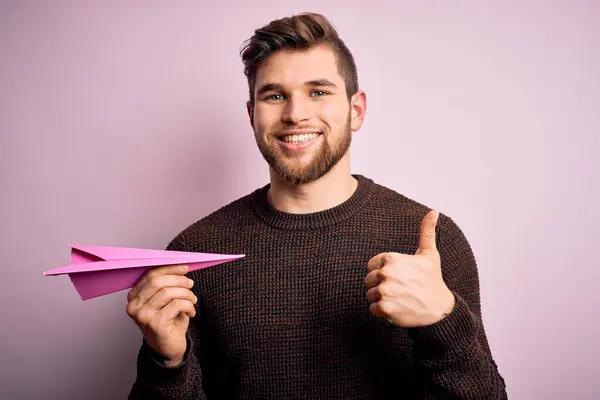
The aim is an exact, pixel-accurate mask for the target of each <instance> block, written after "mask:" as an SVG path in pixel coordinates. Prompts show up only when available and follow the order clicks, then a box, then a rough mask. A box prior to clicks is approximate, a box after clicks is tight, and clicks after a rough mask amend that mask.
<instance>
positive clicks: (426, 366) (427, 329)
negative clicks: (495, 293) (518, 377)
mask: <svg viewBox="0 0 600 400" xmlns="http://www.w3.org/2000/svg"><path fill="white" fill-rule="evenodd" d="M439 222H441V224H438V226H439V229H438V233H437V235H436V236H437V237H438V243H439V245H438V249H439V253H440V258H441V265H442V273H443V276H444V281H445V282H446V284H447V286H448V288H449V289H450V290H451V291H452V293H453V294H454V296H455V299H456V304H455V307H454V309H453V311H452V312H451V313H450V314H449V315H448V316H446V317H445V318H444V319H442V320H440V321H439V322H437V323H435V324H433V325H429V326H424V327H418V328H411V329H409V332H410V334H411V336H412V338H413V340H414V362H415V366H416V368H417V370H418V371H419V372H420V375H421V377H422V379H423V387H424V388H425V398H426V399H464V400H471V399H482V400H483V399H485V400H503V399H506V398H507V394H506V386H505V382H504V379H503V378H502V376H501V375H500V373H499V372H498V368H497V366H496V363H495V362H494V359H493V357H492V354H491V351H490V347H489V344H488V341H487V337H486V333H485V329H484V326H483V322H482V317H481V305H480V289H479V276H478V271H477V264H476V261H475V257H474V255H473V252H472V250H471V247H470V245H469V243H468V241H467V239H466V237H465V236H464V234H463V232H462V231H461V230H460V228H459V227H458V226H457V225H456V224H455V223H454V222H453V221H452V220H451V219H450V218H448V217H444V216H442V215H440V221H439Z"/></svg>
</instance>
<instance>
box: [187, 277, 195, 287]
mask: <svg viewBox="0 0 600 400" xmlns="http://www.w3.org/2000/svg"><path fill="white" fill-rule="evenodd" d="M188 281H190V282H189V284H190V287H192V286H194V280H193V279H189V278H188Z"/></svg>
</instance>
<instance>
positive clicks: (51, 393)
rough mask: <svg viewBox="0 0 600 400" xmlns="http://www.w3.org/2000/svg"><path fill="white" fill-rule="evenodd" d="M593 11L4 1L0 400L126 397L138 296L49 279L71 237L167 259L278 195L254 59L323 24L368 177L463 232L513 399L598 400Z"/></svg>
mask: <svg viewBox="0 0 600 400" xmlns="http://www.w3.org/2000/svg"><path fill="white" fill-rule="evenodd" d="M599 4H600V3H598V2H594V1H571V2H567V1H563V2H559V1H546V2H533V1H526V2H524V1H510V2H507V1H503V2H500V1H498V2H485V4H483V2H478V1H470V2H469V1H459V2H457V1H454V2H442V1H433V2H418V1H413V2H403V1H348V0H345V1H339V2H323V1H316V0H315V1H303V2H267V1H252V2H241V1H240V2H239V1H223V0H221V1H218V2H208V1H205V2H201V1H178V2H167V1H134V2H122V1H115V2H108V1H87V2H80V1H71V2H67V1H52V2H50V1H41V0H40V1H18V0H15V1H12V2H11V1H3V2H2V3H1V6H0V7H1V8H0V167H1V169H0V184H1V186H0V201H1V207H0V232H1V235H2V236H1V242H0V243H1V246H2V247H1V252H0V261H1V262H0V274H1V275H0V285H1V288H0V304H1V307H2V308H1V316H0V321H1V322H0V332H1V333H0V334H1V337H0V346H1V347H0V354H1V357H0V363H1V371H0V392H1V393H0V397H1V398H3V399H51V398H52V399H67V398H68V399H75V398H77V399H84V398H85V399H91V398H98V399H117V398H121V399H122V398H125V397H126V395H127V393H128V391H129V388H130V387H131V384H132V383H133V380H134V377H135V361H136V355H137V352H138V348H139V345H140V343H141V334H140V333H139V331H138V328H137V327H136V326H135V325H134V324H133V322H132V321H131V320H129V318H128V316H127V315H126V312H125V305H126V292H125V291H123V292H119V293H115V294H111V295H108V296H105V297H102V298H97V299H93V300H90V301H85V302H84V301H81V300H80V298H79V296H78V295H77V293H76V292H75V290H74V288H73V286H72V285H71V283H70V282H69V280H68V278H67V277H66V276H62V277H44V276H43V275H42V272H43V271H45V270H48V269H51V268H56V267H59V266H62V265H65V264H68V261H69V247H68V245H69V244H70V243H81V244H96V245H114V246H125V247H143V248H158V249H164V247H165V246H166V245H167V243H168V242H169V241H170V240H171V238H172V237H173V236H174V235H176V234H177V233H179V231H180V230H181V229H183V228H185V227H186V226H187V225H189V224H190V223H192V222H194V221H196V220H198V219H200V218H202V217H203V216H205V215H207V214H208V213H210V212H211V211H213V210H215V209H217V208H219V207H220V206H222V205H225V204H227V203H228V202H230V201H233V200H235V199H236V198H238V197H240V196H243V195H245V194H247V193H248V192H250V191H252V190H254V189H255V188H257V187H258V186H262V185H264V184H265V183H267V179H268V175H267V168H266V163H265V162H264V161H263V159H262V157H261V156H260V153H259V152H258V150H257V148H256V145H255V142H254V138H253V135H252V131H251V129H250V126H249V123H248V118H247V114H246V109H245V101H246V98H247V87H246V80H245V77H244V76H243V74H242V63H241V60H240V58H239V50H240V48H241V45H242V42H243V41H244V40H245V39H246V38H248V37H249V36H250V35H251V34H252V32H253V29H255V28H257V27H259V26H261V25H263V24H265V23H267V22H269V21H270V20H272V19H275V18H279V17H283V16H286V15H290V14H292V13H299V12H303V11H315V12H321V13H323V14H325V15H326V16H327V17H329V18H330V19H331V20H332V22H333V23H334V24H335V25H336V27H337V28H339V30H340V33H341V35H342V38H343V39H344V40H345V41H346V42H347V44H348V46H349V47H350V48H351V50H352V51H353V52H354V55H355V57H356V61H357V63H358V69H359V79H360V85H361V87H362V88H363V89H364V90H365V91H366V92H367V96H368V112H367V117H366V122H365V125H364V127H363V129H362V130H361V131H359V132H358V133H357V134H355V136H354V142H353V147H352V157H353V172H354V173H361V174H364V175H367V176H369V177H371V178H373V179H375V180H376V181H377V182H379V183H381V184H384V185H386V186H388V187H390V188H392V189H394V190H396V191H398V192H400V193H403V194H405V195H407V196H409V197H411V198H414V199H416V200H418V201H420V202H422V203H425V204H427V205H429V206H431V207H435V208H437V209H438V210H440V211H442V212H444V213H446V214H448V215H450V216H451V217H453V218H454V219H455V220H456V222H457V223H458V224H459V225H460V226H461V228H462V229H463V230H464V231H465V233H466V235H467V237H468V239H469V240H470V242H471V244H472V246H473V249H474V251H475V255H476V257H477V260H478V264H479V271H480V277H481V290H482V301H483V316H484V322H485V326H486V328H487V332H488V335H489V340H490V343H491V345H492V349H493V354H494V357H495V359H496V361H497V363H498V366H499V368H500V371H501V373H502V374H503V376H504V377H505V379H506V382H507V385H508V392H509V397H510V398H511V399H514V400H531V399H541V400H551V399H556V400H563V399H577V400H588V399H589V400H591V399H598V398H600V397H599V396H600V383H599V380H598V377H599V375H600V354H599V351H598V348H599V347H598V340H599V339H600V322H599V321H600V319H599V318H600V313H599V311H600V309H599V308H600V307H599V296H598V286H597V285H598V282H599V281H600V273H599V271H600V268H599V267H600V265H599V261H598V260H599V259H598V252H597V251H598V250H597V249H598V247H597V246H598V243H597V238H598V235H599V234H600V228H599V223H600V221H599V215H600V214H599V211H598V209H599V204H600V190H599V189H598V184H599V178H598V172H599V171H600V162H599V161H598V158H597V157H598V145H599V144H600V140H599V139H598V137H599V135H600V122H599V121H600V106H599V105H600V78H599V76H600V25H599V24H598V21H599V19H598V16H599V15H600V6H599ZM257 240H260V238H257ZM365 270H366V266H365Z"/></svg>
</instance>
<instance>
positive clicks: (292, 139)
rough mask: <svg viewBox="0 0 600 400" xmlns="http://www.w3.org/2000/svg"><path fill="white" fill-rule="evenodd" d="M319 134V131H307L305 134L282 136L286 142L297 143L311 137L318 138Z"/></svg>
mask: <svg viewBox="0 0 600 400" xmlns="http://www.w3.org/2000/svg"><path fill="white" fill-rule="evenodd" d="M317 136H319V134H318V133H307V134H303V135H287V136H282V137H281V140H283V141H284V142H286V143H292V144H296V143H302V142H306V141H309V140H311V139H314V138H316V137H317Z"/></svg>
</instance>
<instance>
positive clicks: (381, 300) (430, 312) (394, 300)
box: [365, 211, 456, 328]
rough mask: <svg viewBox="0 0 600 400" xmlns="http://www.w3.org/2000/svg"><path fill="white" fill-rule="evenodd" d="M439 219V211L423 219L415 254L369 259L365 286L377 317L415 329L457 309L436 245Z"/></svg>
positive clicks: (380, 255)
mask: <svg viewBox="0 0 600 400" xmlns="http://www.w3.org/2000/svg"><path fill="white" fill-rule="evenodd" d="M438 218H439V213H438V212H437V211H430V212H429V213H428V214H427V215H426V216H425V217H424V218H423V220H422V222H421V229H420V235H419V248H418V249H417V251H416V253H415V254H414V255H412V254H400V253H382V254H378V255H376V256H375V257H373V258H372V259H371V260H370V261H369V263H368V271H369V272H368V274H367V276H366V278H365V285H366V286H367V288H368V290H367V298H368V299H369V301H370V302H371V305H370V307H369V310H370V311H371V313H372V314H373V315H375V316H376V317H381V318H385V319H387V320H388V321H389V322H391V323H393V324H395V325H397V326H400V327H403V328H414V327H420V326H427V325H431V324H434V323H436V322H438V321H440V320H441V319H443V318H444V317H445V316H446V315H448V313H450V312H451V311H452V309H453V308H454V305H455V301H456V300H455V298H454V295H453V294H452V292H451V291H450V289H448V287H447V286H446V284H445V282H444V280H443V278H442V267H441V261H440V254H439V252H438V250H437V246H436V237H435V227H436V225H437V220H438Z"/></svg>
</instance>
